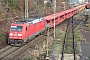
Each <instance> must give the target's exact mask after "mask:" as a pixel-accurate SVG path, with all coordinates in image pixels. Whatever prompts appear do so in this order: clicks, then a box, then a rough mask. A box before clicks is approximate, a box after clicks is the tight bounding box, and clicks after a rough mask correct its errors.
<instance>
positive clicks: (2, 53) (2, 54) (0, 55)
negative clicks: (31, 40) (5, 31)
mask: <svg viewBox="0 0 90 60" xmlns="http://www.w3.org/2000/svg"><path fill="white" fill-rule="evenodd" d="M18 48H19V47H13V46H6V47H4V48H3V49H1V50H0V60H1V59H2V58H4V57H6V56H8V55H9V54H11V53H13V52H14V51H16V50H17V49H18Z"/></svg>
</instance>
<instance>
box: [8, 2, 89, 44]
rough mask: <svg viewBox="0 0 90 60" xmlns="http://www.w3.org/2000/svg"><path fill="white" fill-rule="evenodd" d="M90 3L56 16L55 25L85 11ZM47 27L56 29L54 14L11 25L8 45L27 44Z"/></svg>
mask: <svg viewBox="0 0 90 60" xmlns="http://www.w3.org/2000/svg"><path fill="white" fill-rule="evenodd" d="M88 4H89V3H86V4H84V5H81V6H78V7H74V8H71V9H69V10H66V11H62V12H58V13H56V14H55V24H56V25H58V24H60V23H61V22H63V21H64V20H66V19H68V18H70V17H72V16H73V15H75V14H77V13H78V11H81V10H83V9H84V8H85V7H86V6H88ZM47 27H50V28H52V27H54V14H52V15H49V16H46V17H43V18H37V19H36V18H30V19H25V20H22V21H16V22H15V23H12V24H11V28H10V31H9V36H8V44H12V43H13V44H15V43H16V44H17V43H23V42H26V41H27V40H28V39H30V38H32V37H34V36H36V35H38V34H40V33H42V32H43V31H45V30H46V29H47Z"/></svg>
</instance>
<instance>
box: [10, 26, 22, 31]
mask: <svg viewBox="0 0 90 60" xmlns="http://www.w3.org/2000/svg"><path fill="white" fill-rule="evenodd" d="M22 28H23V26H11V29H10V30H11V31H22Z"/></svg>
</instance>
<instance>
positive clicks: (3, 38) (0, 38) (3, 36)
mask: <svg viewBox="0 0 90 60" xmlns="http://www.w3.org/2000/svg"><path fill="white" fill-rule="evenodd" d="M6 37H7V35H6V34H3V33H0V42H6Z"/></svg>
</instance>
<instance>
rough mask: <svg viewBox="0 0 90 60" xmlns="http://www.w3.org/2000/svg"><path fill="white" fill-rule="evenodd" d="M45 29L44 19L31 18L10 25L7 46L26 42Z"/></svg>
mask: <svg viewBox="0 0 90 60" xmlns="http://www.w3.org/2000/svg"><path fill="white" fill-rule="evenodd" d="M45 29H46V21H45V20H44V18H39V19H35V18H31V19H25V20H22V21H16V22H15V23H12V24H11V28H10V31H9V37H8V44H12V43H13V44H15V43H16V44H17V43H20V44H21V43H23V42H26V41H27V40H28V39H30V38H32V37H33V36H35V35H38V34H39V33H41V32H42V31H44V30H45Z"/></svg>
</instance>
